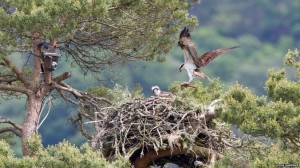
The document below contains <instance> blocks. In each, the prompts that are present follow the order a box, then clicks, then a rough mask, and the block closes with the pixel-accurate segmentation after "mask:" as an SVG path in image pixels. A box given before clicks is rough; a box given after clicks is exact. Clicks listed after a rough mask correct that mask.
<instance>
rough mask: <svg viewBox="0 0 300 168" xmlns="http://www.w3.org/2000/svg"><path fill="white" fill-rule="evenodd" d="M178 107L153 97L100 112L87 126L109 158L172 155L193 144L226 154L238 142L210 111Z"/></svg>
mask: <svg viewBox="0 0 300 168" xmlns="http://www.w3.org/2000/svg"><path fill="white" fill-rule="evenodd" d="M174 104H175V103H174V102H173V100H170V99H164V98H159V97H151V98H148V99H145V100H129V101H127V102H125V103H123V104H121V105H120V106H118V107H114V106H113V105H111V106H105V107H102V108H98V109H97V111H96V112H95V113H94V120H93V121H90V122H87V123H88V124H94V127H95V132H94V134H93V135H92V136H91V142H92V146H93V147H94V148H95V149H99V150H100V151H102V152H103V154H104V155H105V156H106V157H109V158H110V157H111V156H115V155H116V154H121V155H122V156H132V154H133V153H134V152H135V154H136V151H139V152H138V155H139V156H138V157H142V156H143V155H144V154H145V152H146V151H147V150H150V149H151V150H155V151H158V150H160V149H167V148H168V149H171V151H172V150H173V149H174V148H176V147H180V146H181V147H184V148H189V146H190V145H191V144H196V145H198V146H201V147H205V148H209V149H212V150H214V151H217V152H219V153H223V151H224V149H225V147H226V143H230V142H232V141H233V140H234V136H233V134H232V132H231V131H230V130H229V129H228V128H227V127H225V126H224V125H222V124H220V123H219V122H212V118H213V116H214V113H211V111H209V108H205V107H204V108H203V109H193V110H189V111H180V110H177V108H176V105H174ZM210 108H211V107H210ZM210 110H211V109H210ZM138 149H139V150H138Z"/></svg>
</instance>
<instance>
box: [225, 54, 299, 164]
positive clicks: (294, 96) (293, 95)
mask: <svg viewBox="0 0 300 168" xmlns="http://www.w3.org/2000/svg"><path fill="white" fill-rule="evenodd" d="M296 55H298V54H297V50H295V51H294V52H291V51H289V52H288V54H287V55H286V60H285V62H286V63H287V64H288V65H291V64H290V63H291V62H292V61H290V60H291V59H293V58H294V57H295V56H296ZM295 64H297V63H296V62H295V63H293V65H295ZM293 67H295V68H297V69H298V67H297V66H293ZM265 89H266V91H267V93H268V95H267V96H268V97H264V96H263V97H258V96H255V95H254V94H253V93H252V92H251V91H250V90H249V89H247V88H245V87H242V86H241V85H239V84H236V85H235V86H233V87H231V88H230V89H229V91H228V92H226V93H225V95H224V103H225V106H224V111H223V113H222V114H221V118H222V119H223V120H224V121H226V122H229V123H232V124H235V125H236V126H237V127H238V128H240V129H241V131H243V132H244V133H246V134H250V135H252V136H264V137H269V138H271V140H273V141H274V142H278V143H281V144H282V147H283V148H282V149H288V150H289V151H296V153H298V154H299V146H300V143H299V137H300V102H299V99H300V84H299V82H294V81H291V80H288V79H287V77H286V72H285V70H284V69H282V70H280V71H278V72H275V71H274V70H271V71H270V72H269V74H268V80H267V81H266V83H265ZM286 152H288V151H286ZM289 154H290V155H291V158H293V157H292V156H293V154H292V153H289ZM274 155H276V156H278V157H279V158H280V156H279V154H276V153H274ZM274 157H275V156H274ZM264 161H266V160H264ZM282 161H284V160H282ZM286 161H289V160H286ZM261 162H262V161H261ZM275 162H276V159H274V162H270V163H272V164H274V163H275ZM277 163H279V162H277ZM282 163H283V162H282ZM257 164H258V165H259V164H260V161H257Z"/></svg>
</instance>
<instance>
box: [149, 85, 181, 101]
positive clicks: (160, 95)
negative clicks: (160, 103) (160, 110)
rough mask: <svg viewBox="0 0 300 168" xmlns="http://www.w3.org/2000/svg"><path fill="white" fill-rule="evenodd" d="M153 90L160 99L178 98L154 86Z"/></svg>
mask: <svg viewBox="0 0 300 168" xmlns="http://www.w3.org/2000/svg"><path fill="white" fill-rule="evenodd" d="M151 90H152V92H153V94H154V95H155V96H158V97H164V98H169V99H172V98H175V97H176V96H175V95H174V94H173V93H170V92H165V91H162V90H160V88H159V87H158V86H152V87H151Z"/></svg>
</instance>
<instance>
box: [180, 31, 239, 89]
mask: <svg viewBox="0 0 300 168" xmlns="http://www.w3.org/2000/svg"><path fill="white" fill-rule="evenodd" d="M178 46H180V48H181V49H182V50H183V53H184V63H182V64H181V65H180V67H179V71H180V72H181V69H182V68H184V69H186V71H187V73H188V76H189V81H188V82H184V83H182V84H181V86H189V85H190V84H191V82H192V80H193V79H194V77H195V76H196V77H200V78H207V79H208V80H209V81H210V78H209V77H208V76H207V75H205V74H204V73H202V72H200V70H199V68H200V67H204V66H206V65H207V64H209V63H210V62H211V61H212V60H213V59H214V58H216V57H217V56H218V55H219V54H222V53H224V52H226V51H228V50H231V49H234V48H238V47H239V46H235V47H230V48H220V49H216V50H211V51H208V52H207V53H205V54H203V55H202V56H201V57H199V58H198V56H197V50H196V46H195V44H194V42H193V41H192V38H191V35H190V32H189V29H187V28H186V27H185V28H184V29H183V30H182V31H181V33H180V35H179V41H178Z"/></svg>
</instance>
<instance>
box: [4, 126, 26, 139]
mask: <svg viewBox="0 0 300 168" xmlns="http://www.w3.org/2000/svg"><path fill="white" fill-rule="evenodd" d="M5 132H12V133H14V134H15V135H16V136H18V137H21V136H22V132H21V131H20V130H18V129H16V128H14V127H5V128H0V134H2V133H5Z"/></svg>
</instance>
